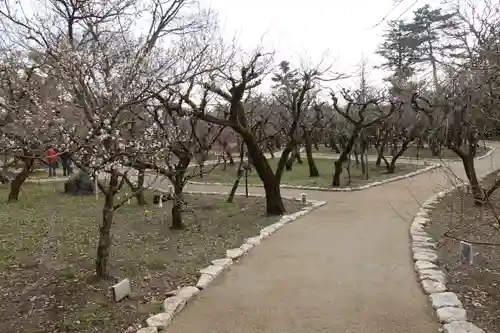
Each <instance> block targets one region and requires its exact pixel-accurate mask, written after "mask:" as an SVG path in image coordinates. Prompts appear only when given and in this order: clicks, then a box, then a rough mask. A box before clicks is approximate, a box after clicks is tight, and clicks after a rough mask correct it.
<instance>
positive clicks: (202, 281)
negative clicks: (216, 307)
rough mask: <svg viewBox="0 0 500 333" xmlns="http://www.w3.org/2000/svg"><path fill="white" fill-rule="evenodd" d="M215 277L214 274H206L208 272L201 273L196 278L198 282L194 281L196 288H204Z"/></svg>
mask: <svg viewBox="0 0 500 333" xmlns="http://www.w3.org/2000/svg"><path fill="white" fill-rule="evenodd" d="M214 279H215V277H214V276H212V275H208V274H201V276H200V278H199V279H198V282H197V283H196V288H198V289H201V290H203V289H205V288H206V287H208V285H209V284H210V283H212V281H213V280H214Z"/></svg>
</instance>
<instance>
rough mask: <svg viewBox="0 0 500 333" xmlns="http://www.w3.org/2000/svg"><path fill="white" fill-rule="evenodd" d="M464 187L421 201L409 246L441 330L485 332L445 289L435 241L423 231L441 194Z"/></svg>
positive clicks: (453, 294)
mask: <svg viewBox="0 0 500 333" xmlns="http://www.w3.org/2000/svg"><path fill="white" fill-rule="evenodd" d="M495 172H497V170H495V171H492V172H489V173H487V174H486V175H485V176H484V177H482V178H485V177H487V176H489V175H491V174H493V173H495ZM464 186H468V184H460V185H458V186H454V187H452V188H450V189H447V190H444V191H441V192H439V193H436V194H434V195H433V196H432V197H430V198H429V199H427V200H426V201H425V202H424V203H423V204H422V206H421V207H420V210H419V212H418V213H417V214H416V215H415V218H414V219H413V222H412V224H411V227H410V235H411V239H412V244H411V249H412V254H413V261H414V262H415V271H416V273H417V275H418V279H419V281H420V283H421V284H422V287H423V289H424V291H425V293H426V294H428V295H429V299H430V302H431V303H432V307H433V308H434V309H435V310H436V315H437V318H438V320H439V322H440V323H441V324H443V332H444V333H485V331H484V330H482V329H480V328H479V327H477V326H476V325H474V324H472V323H471V322H469V321H467V313H466V311H465V309H464V308H463V304H462V302H461V301H460V300H459V298H458V296H457V294H456V293H454V292H450V291H448V289H447V287H446V273H445V272H444V271H443V270H442V269H441V268H439V266H438V262H439V256H438V253H437V251H436V248H437V244H436V241H435V240H434V239H433V238H432V237H431V236H430V235H429V234H428V233H427V232H426V231H425V226H427V225H428V224H429V222H430V216H429V212H430V211H431V210H432V209H433V208H434V205H435V204H437V203H438V202H439V200H440V199H442V198H443V197H444V196H446V195H448V194H450V193H452V192H453V191H456V190H458V189H459V188H462V187H464Z"/></svg>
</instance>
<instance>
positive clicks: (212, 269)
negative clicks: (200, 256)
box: [200, 265, 224, 277]
mask: <svg viewBox="0 0 500 333" xmlns="http://www.w3.org/2000/svg"><path fill="white" fill-rule="evenodd" d="M223 270H224V267H222V266H218V265H210V266H208V267H205V268H203V269H202V270H200V273H201V274H208V275H212V276H213V277H216V276H217V275H219V274H220V273H221V272H222V271H223Z"/></svg>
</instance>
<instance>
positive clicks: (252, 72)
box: [180, 52, 285, 215]
mask: <svg viewBox="0 0 500 333" xmlns="http://www.w3.org/2000/svg"><path fill="white" fill-rule="evenodd" d="M271 56H272V55H271V54H263V53H261V52H255V53H254V54H252V55H251V56H250V59H249V60H248V62H246V63H245V64H244V65H243V66H241V65H239V64H238V63H230V64H229V65H228V66H226V68H219V69H218V70H216V71H214V72H212V73H211V75H210V81H209V82H205V83H203V84H202V87H201V88H203V90H205V91H208V92H211V93H213V94H215V95H216V96H218V97H219V98H221V99H222V100H224V101H225V103H227V104H228V107H227V111H226V112H224V114H223V115H222V116H221V115H216V114H213V113H212V114H211V113H210V112H206V110H203V109H200V108H199V105H197V104H196V103H195V102H194V101H193V96H192V94H191V91H190V90H189V89H188V91H187V92H181V93H180V95H181V96H182V98H183V100H184V102H186V103H187V104H188V105H190V106H191V107H192V110H193V116H195V117H197V118H199V119H201V120H204V121H207V122H209V123H213V124H217V125H220V126H225V127H229V128H231V129H233V130H234V131H235V132H236V133H237V134H238V135H239V136H240V137H241V139H242V141H243V142H244V143H245V146H246V149H247V152H248V158H249V159H250V160H251V163H252V165H253V167H254V168H255V170H256V172H257V174H258V175H259V177H260V179H261V180H262V183H263V185H264V190H265V192H266V210H267V213H268V214H270V215H281V214H283V213H284V212H285V206H284V205H283V200H282V198H281V191H280V187H279V182H278V181H277V179H276V178H275V177H274V172H273V170H272V168H271V166H270V165H269V163H268V161H267V159H266V157H265V155H264V152H263V151H262V149H261V148H260V146H259V140H258V138H257V137H256V136H255V135H254V132H253V131H252V125H251V124H250V123H249V119H248V118H247V115H246V112H245V105H244V99H245V96H246V95H247V94H248V93H249V91H250V90H252V89H254V88H256V87H257V86H259V85H260V84H261V82H262V79H263V77H264V76H265V75H266V74H267V70H268V67H269V64H270V62H271V59H272V57H271Z"/></svg>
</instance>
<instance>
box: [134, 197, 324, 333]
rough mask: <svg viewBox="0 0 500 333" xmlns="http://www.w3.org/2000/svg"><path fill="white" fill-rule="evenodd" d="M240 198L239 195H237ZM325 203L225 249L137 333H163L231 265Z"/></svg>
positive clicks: (312, 203) (310, 203)
mask: <svg viewBox="0 0 500 333" xmlns="http://www.w3.org/2000/svg"><path fill="white" fill-rule="evenodd" d="M152 190H154V191H158V192H163V193H166V192H167V191H165V190H161V189H156V188H152ZM185 193H187V194H204V195H226V194H227V193H223V192H205V191H187V192H185ZM237 195H239V196H241V195H242V194H237ZM249 196H251V197H264V196H263V195H260V194H249ZM283 199H288V200H296V201H301V198H290V197H288V198H287V197H283ZM325 204H326V202H325V201H315V200H308V201H307V206H305V207H304V208H302V209H301V210H300V211H298V212H296V213H293V214H290V215H284V216H282V217H281V218H280V220H279V221H278V222H276V223H273V224H271V225H269V226H267V227H265V228H263V229H261V230H260V233H259V235H257V236H254V237H250V238H247V239H246V240H245V243H243V245H241V246H240V247H239V248H234V249H227V250H226V256H225V257H224V258H221V259H215V260H212V264H211V265H210V266H207V267H205V268H203V269H201V270H200V274H201V275H200V278H199V279H198V282H197V283H196V286H188V287H183V288H181V289H179V291H178V292H177V294H176V295H174V296H172V297H168V298H166V299H165V300H164V301H163V312H161V313H158V314H155V315H153V316H151V317H149V318H148V319H146V325H147V327H144V328H140V329H139V330H138V331H137V333H157V332H158V331H161V330H163V329H165V327H167V326H168V325H170V323H171V322H172V319H173V318H174V316H175V315H177V314H178V313H179V312H181V311H182V310H183V309H184V307H185V306H186V304H187V303H188V302H189V301H190V300H192V299H193V298H194V297H195V296H197V295H198V294H199V293H200V292H201V291H202V290H203V289H205V288H206V287H207V286H208V285H210V283H211V282H212V281H213V280H214V279H215V278H216V277H217V276H219V275H220V274H221V273H222V272H223V271H224V270H226V269H228V268H229V267H230V266H231V265H232V264H233V263H234V262H237V261H238V260H239V259H240V258H241V257H243V256H244V255H245V254H247V253H248V252H249V251H250V250H251V249H253V248H254V247H255V246H257V245H259V244H260V243H261V242H262V241H263V240H264V239H266V238H268V237H269V236H271V235H272V234H273V233H275V232H276V231H278V230H279V229H281V228H283V227H284V226H285V225H286V224H287V223H290V222H292V221H295V220H296V219H297V218H299V217H301V216H303V215H305V214H307V213H309V212H310V211H312V210H313V209H316V208H319V207H321V206H323V205H325Z"/></svg>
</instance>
